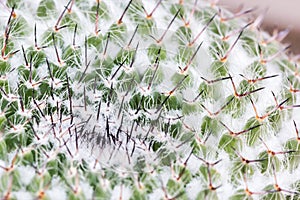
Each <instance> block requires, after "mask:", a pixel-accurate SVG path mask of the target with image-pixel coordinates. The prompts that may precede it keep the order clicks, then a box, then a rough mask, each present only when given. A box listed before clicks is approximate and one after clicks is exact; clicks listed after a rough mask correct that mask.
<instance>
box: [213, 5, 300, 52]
mask: <svg viewBox="0 0 300 200" xmlns="http://www.w3.org/2000/svg"><path fill="white" fill-rule="evenodd" d="M219 4H220V5H222V6H223V7H225V8H227V9H229V10H231V11H235V10H237V9H238V8H239V7H240V6H241V5H244V9H247V8H256V9H255V11H254V12H253V14H250V15H254V16H258V15H259V14H261V13H263V12H265V13H266V14H265V18H264V21H263V24H262V27H263V29H264V30H267V31H268V32H270V33H272V31H273V30H274V29H275V28H278V29H279V30H283V29H286V28H288V29H289V30H290V33H289V34H288V36H287V37H286V39H284V41H283V42H284V43H289V44H291V45H292V46H291V50H292V52H294V53H295V54H300V1H299V0H287V1H284V0H220V1H219Z"/></svg>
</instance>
